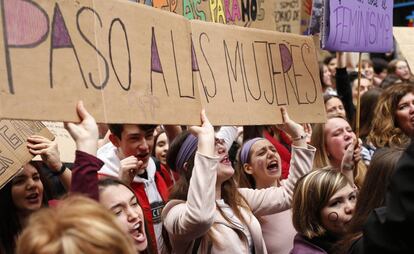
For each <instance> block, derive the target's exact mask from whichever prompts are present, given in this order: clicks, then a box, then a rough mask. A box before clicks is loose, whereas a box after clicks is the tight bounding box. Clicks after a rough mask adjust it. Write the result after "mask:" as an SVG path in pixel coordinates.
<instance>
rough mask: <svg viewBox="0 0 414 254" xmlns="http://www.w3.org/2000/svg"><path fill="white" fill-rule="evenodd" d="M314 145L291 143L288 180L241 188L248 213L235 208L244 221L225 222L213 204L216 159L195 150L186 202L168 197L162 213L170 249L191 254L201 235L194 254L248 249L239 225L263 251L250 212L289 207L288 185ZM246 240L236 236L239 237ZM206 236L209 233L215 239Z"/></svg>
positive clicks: (305, 168)
mask: <svg viewBox="0 0 414 254" xmlns="http://www.w3.org/2000/svg"><path fill="white" fill-rule="evenodd" d="M315 150H316V149H315V148H314V147H311V146H309V147H308V148H300V147H294V146H293V147H292V160H291V165H290V174H289V177H288V179H286V180H283V181H282V186H281V187H271V188H267V189H260V190H253V189H246V188H242V189H239V191H240V193H241V194H242V195H243V197H244V198H245V199H246V201H247V203H248V205H249V207H250V208H251V211H247V210H246V209H243V208H240V210H241V214H242V216H243V218H244V219H245V220H246V221H247V225H240V224H239V225H235V224H231V223H229V222H227V221H226V220H225V219H224V217H223V216H222V215H221V214H220V212H219V211H218V210H217V208H216V202H215V199H216V198H215V185H216V177H217V168H218V163H219V161H218V158H212V157H207V156H204V155H202V154H200V153H197V154H196V157H195V162H194V169H193V173H192V177H191V179H190V187H189V191H188V196H187V201H186V202H185V201H182V200H171V201H169V202H168V203H167V205H166V206H165V207H164V209H163V211H162V218H163V221H164V226H165V228H166V229H167V231H168V233H169V236H170V240H171V245H172V247H173V252H174V253H180V254H181V253H183V254H184V253H192V249H193V246H194V242H195V241H196V239H198V238H200V237H202V241H201V244H200V246H199V248H198V253H228V254H231V253H234V254H240V253H250V251H249V248H248V244H247V237H246V235H245V234H243V232H242V229H243V228H246V227H247V228H248V230H249V232H250V235H251V239H252V242H253V245H254V249H255V253H256V254H261V253H265V254H266V253H267V250H266V246H265V243H264V240H263V236H262V230H261V227H260V224H259V221H258V220H257V219H256V217H255V216H264V215H270V214H274V213H277V212H281V211H285V210H287V209H289V208H290V207H291V202H292V194H293V188H294V185H295V183H296V181H297V180H298V178H300V177H301V176H302V175H304V174H306V173H307V172H309V171H310V170H311V169H312V164H313V158H314V155H315ZM236 231H238V232H239V233H241V234H239V235H241V236H242V238H244V239H245V240H244V241H243V240H241V239H240V238H239V235H238V234H237V232H236ZM208 235H212V236H213V237H214V239H215V241H214V242H212V241H211V240H210V238H209V237H208Z"/></svg>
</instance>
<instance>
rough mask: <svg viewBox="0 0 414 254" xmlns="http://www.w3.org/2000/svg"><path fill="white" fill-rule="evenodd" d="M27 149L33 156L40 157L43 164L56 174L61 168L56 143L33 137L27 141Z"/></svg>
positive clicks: (36, 136) (40, 137)
mask: <svg viewBox="0 0 414 254" xmlns="http://www.w3.org/2000/svg"><path fill="white" fill-rule="evenodd" d="M27 141H28V144H27V147H28V148H29V151H30V153H31V154H33V155H35V156H36V155H40V156H41V157H42V160H43V162H44V163H45V164H46V166H47V167H48V168H49V169H50V170H52V171H54V172H58V171H59V170H60V168H61V167H62V165H63V164H62V162H61V161H60V153H59V148H58V144H57V142H56V141H52V140H49V139H48V138H45V137H42V136H39V135H33V136H30V137H29V138H28V139H27Z"/></svg>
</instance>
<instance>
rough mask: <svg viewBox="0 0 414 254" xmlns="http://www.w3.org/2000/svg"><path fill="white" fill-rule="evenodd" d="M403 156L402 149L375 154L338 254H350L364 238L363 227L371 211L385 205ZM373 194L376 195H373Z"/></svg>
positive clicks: (386, 150)
mask: <svg viewBox="0 0 414 254" xmlns="http://www.w3.org/2000/svg"><path fill="white" fill-rule="evenodd" d="M402 154H403V150H402V149H398V148H389V147H384V148H381V149H378V150H377V151H376V152H375V153H374V156H373V157H372V160H371V163H370V165H369V169H368V172H367V175H366V177H365V181H364V184H363V185H362V187H361V189H360V191H359V194H358V200H357V203H356V205H355V210H354V215H353V216H352V219H351V221H350V222H349V224H348V228H347V233H346V235H345V237H344V238H343V240H341V241H340V242H339V243H338V248H336V249H338V250H339V252H338V253H344V254H345V253H348V251H349V248H350V247H351V245H352V244H353V242H354V241H355V240H357V239H358V238H360V237H361V236H362V230H363V226H364V224H365V222H366V220H367V219H368V216H369V214H370V213H371V211H372V210H374V209H375V208H378V207H380V206H384V205H385V194H386V192H387V189H388V186H389V183H390V180H391V176H392V174H393V173H394V171H395V169H396V166H397V162H398V161H399V159H400V157H401V155H402ZM373 193H375V195H372V194H373Z"/></svg>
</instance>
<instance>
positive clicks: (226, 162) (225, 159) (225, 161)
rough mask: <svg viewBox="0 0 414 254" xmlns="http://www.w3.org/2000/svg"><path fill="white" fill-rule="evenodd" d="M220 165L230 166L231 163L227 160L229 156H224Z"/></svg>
mask: <svg viewBox="0 0 414 254" xmlns="http://www.w3.org/2000/svg"><path fill="white" fill-rule="evenodd" d="M220 163H221V164H224V165H227V166H230V165H231V161H230V160H229V156H228V155H226V156H224V157H223V158H222V159H221V160H220Z"/></svg>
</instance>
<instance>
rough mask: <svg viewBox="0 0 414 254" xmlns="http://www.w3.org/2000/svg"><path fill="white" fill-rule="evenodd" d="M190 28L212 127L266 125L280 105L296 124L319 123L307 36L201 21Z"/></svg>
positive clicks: (276, 116)
mask: <svg viewBox="0 0 414 254" xmlns="http://www.w3.org/2000/svg"><path fill="white" fill-rule="evenodd" d="M191 30H192V36H193V41H194V42H199V43H198V44H195V46H194V55H193V56H195V58H196V59H197V62H196V63H195V64H194V65H195V66H198V68H195V69H196V70H197V73H195V74H196V75H195V76H196V78H197V81H198V82H199V83H200V84H201V85H200V91H201V99H202V104H203V105H204V107H205V108H206V110H207V112H208V115H209V117H210V118H211V119H214V122H215V123H218V124H221V125H224V124H226V123H232V124H234V125H254V124H257V123H258V122H260V123H263V124H271V123H274V121H275V119H280V118H279V117H280V111H279V107H280V106H285V107H287V109H288V112H289V114H290V115H292V116H293V117H294V119H296V120H298V121H301V122H315V121H324V116H323V115H324V113H323V109H322V110H321V111H319V110H320V109H321V108H323V102H322V101H321V100H320V98H321V91H320V90H321V89H320V83H319V82H320V81H319V79H318V75H317V74H316V73H317V69H318V67H317V65H316V60H315V59H314V57H316V56H315V48H314V46H313V41H312V39H311V38H310V37H305V36H299V35H289V36H286V37H284V36H282V35H283V34H280V36H275V33H274V32H268V31H261V30H252V29H249V30H246V29H243V28H240V27H233V28H232V27H229V26H225V25H221V27H219V26H218V25H217V24H206V23H203V22H201V21H199V22H197V21H193V22H191ZM278 35H279V34H278ZM198 72H199V73H198ZM312 108H313V109H312ZM227 112H229V113H227ZM305 112H306V113H305ZM316 112H319V113H316ZM315 113H316V114H315Z"/></svg>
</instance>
